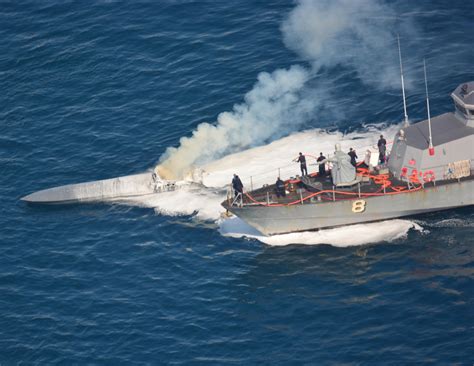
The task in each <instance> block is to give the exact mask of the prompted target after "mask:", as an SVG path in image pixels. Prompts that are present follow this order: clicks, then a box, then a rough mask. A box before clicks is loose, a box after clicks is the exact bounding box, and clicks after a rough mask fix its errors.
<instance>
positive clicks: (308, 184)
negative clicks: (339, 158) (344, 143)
mask: <svg viewBox="0 0 474 366" xmlns="http://www.w3.org/2000/svg"><path fill="white" fill-rule="evenodd" d="M470 179H474V176H473V175H471V176H470V177H465V178H462V179H461V180H470ZM358 180H359V182H358V183H355V184H353V185H350V186H345V187H335V186H334V185H333V183H332V179H331V174H330V172H327V174H326V175H324V176H319V175H318V174H312V175H310V176H305V177H296V178H294V179H288V180H286V181H285V187H286V190H285V192H286V194H285V196H281V195H280V196H279V195H278V194H277V189H276V185H275V184H271V185H264V186H263V187H261V188H258V189H255V190H252V191H247V192H244V194H243V195H242V197H241V198H240V197H238V198H237V199H233V198H232V197H229V198H228V199H227V200H226V201H224V202H223V203H222V205H223V206H224V207H226V208H229V207H231V206H241V207H242V206H244V207H245V206H255V205H259V206H286V205H293V204H318V203H324V202H330V201H340V200H356V199H360V198H366V197H372V196H379V195H380V196H381V195H385V194H389V195H390V194H398V193H403V192H407V193H408V192H410V191H411V190H418V189H421V188H429V187H433V186H434V185H444V184H449V183H450V182H452V181H436V182H426V183H425V182H423V185H422V184H421V183H418V184H416V183H410V184H408V183H407V182H406V181H402V180H399V179H396V178H395V177H393V176H392V175H391V174H389V175H387V174H380V175H377V174H375V175H370V177H368V176H367V175H366V176H362V175H358Z"/></svg>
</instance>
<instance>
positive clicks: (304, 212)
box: [229, 180, 474, 235]
mask: <svg viewBox="0 0 474 366" xmlns="http://www.w3.org/2000/svg"><path fill="white" fill-rule="evenodd" d="M355 201H356V200H341V201H330V202H322V203H308V204H297V205H292V206H270V207H267V206H257V205H255V206H244V207H229V210H230V211H231V212H232V213H233V214H235V215H236V216H238V217H240V218H241V219H242V220H244V221H246V222H247V223H248V224H250V225H251V226H253V227H255V228H256V229H257V230H259V231H260V232H261V233H262V234H265V235H274V234H284V233H289V232H298V231H308V230H317V229H323V228H331V227H337V226H343V225H350V224H358V223H365V222H374V221H380V220H387V219H392V218H398V217H404V216H412V215H418V214H423V213H428V212H434V211H441V210H447V209H451V208H456V207H463V206H470V205H473V204H474V180H465V181H460V182H454V183H449V184H444V185H439V186H434V187H429V188H425V189H420V190H417V191H412V192H407V193H401V194H394V195H383V196H373V197H368V198H363V202H361V203H358V204H356V205H360V206H363V211H362V212H354V209H355V207H354V202H355ZM357 210H360V209H357V208H356V209H355V211H357Z"/></svg>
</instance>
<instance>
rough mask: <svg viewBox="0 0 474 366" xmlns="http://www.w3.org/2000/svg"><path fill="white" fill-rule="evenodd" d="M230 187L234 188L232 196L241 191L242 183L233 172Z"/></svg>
mask: <svg viewBox="0 0 474 366" xmlns="http://www.w3.org/2000/svg"><path fill="white" fill-rule="evenodd" d="M232 188H234V197H237V196H238V195H239V193H240V194H242V192H243V189H244V185H243V184H242V181H241V180H240V178H239V176H238V175H237V174H234V178H233V179H232Z"/></svg>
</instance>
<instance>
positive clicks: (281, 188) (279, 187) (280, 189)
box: [275, 177, 286, 197]
mask: <svg viewBox="0 0 474 366" xmlns="http://www.w3.org/2000/svg"><path fill="white" fill-rule="evenodd" d="M275 191H276V195H277V197H285V196H286V192H285V182H283V181H282V180H281V179H280V177H278V179H277V180H276V183H275Z"/></svg>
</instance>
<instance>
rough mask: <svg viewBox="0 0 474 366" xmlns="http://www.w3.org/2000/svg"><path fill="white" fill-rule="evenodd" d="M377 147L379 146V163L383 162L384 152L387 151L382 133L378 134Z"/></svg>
mask: <svg viewBox="0 0 474 366" xmlns="http://www.w3.org/2000/svg"><path fill="white" fill-rule="evenodd" d="M377 147H378V148H379V162H380V164H384V163H385V160H386V159H385V154H386V153H387V140H385V139H384V138H383V135H380V139H379V141H378V142H377Z"/></svg>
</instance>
